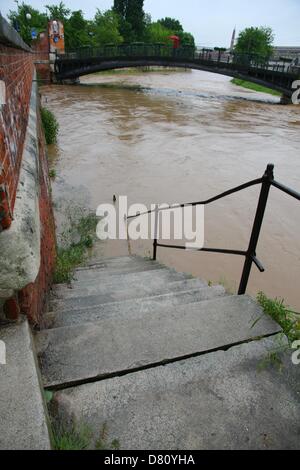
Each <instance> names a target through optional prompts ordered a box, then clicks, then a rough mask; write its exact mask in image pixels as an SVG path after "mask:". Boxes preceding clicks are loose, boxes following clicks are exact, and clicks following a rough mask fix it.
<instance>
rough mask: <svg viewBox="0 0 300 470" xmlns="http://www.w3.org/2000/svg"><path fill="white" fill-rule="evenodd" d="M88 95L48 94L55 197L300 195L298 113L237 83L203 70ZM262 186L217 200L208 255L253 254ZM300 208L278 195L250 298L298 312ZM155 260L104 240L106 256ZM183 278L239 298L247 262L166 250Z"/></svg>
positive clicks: (124, 82) (142, 77)
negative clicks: (218, 285)
mask: <svg viewBox="0 0 300 470" xmlns="http://www.w3.org/2000/svg"><path fill="white" fill-rule="evenodd" d="M81 83H82V85H80V86H52V87H44V88H43V89H42V94H43V102H44V104H45V102H47V103H46V105H47V106H48V107H49V108H50V109H51V110H52V111H53V112H54V113H55V115H56V116H57V118H58V121H59V124H60V134H59V141H58V145H57V146H55V147H52V148H50V158H51V165H52V167H54V168H55V170H56V174H57V177H56V179H55V181H54V182H53V197H54V202H55V204H56V207H57V209H58V208H59V201H60V200H62V199H64V200H69V201H75V202H80V203H82V204H84V205H85V206H87V207H90V208H91V209H92V210H95V209H96V207H97V206H98V205H99V204H101V203H104V202H112V196H113V194H116V195H127V196H128V199H129V203H130V204H132V203H136V202H138V203H144V204H146V205H150V204H151V203H164V202H167V203H173V202H176V203H178V202H188V201H197V200H202V199H206V198H208V197H211V196H213V195H215V194H217V193H219V192H221V191H225V190H227V189H229V188H231V187H233V186H236V185H239V184H241V183H244V182H246V181H248V180H250V179H254V178H257V177H259V176H261V175H262V174H263V172H264V170H265V167H266V165H267V163H269V162H272V163H274V164H275V177H276V179H278V180H279V181H281V182H283V183H284V184H286V185H289V186H291V187H292V188H294V189H296V190H298V191H299V190H300V152H299V149H300V109H299V108H300V107H297V106H280V105H278V102H279V98H277V97H274V96H271V95H265V94H258V93H255V92H252V91H250V90H249V91H248V90H244V89H241V88H239V87H236V86H235V85H233V84H232V83H231V82H230V78H228V77H223V76H220V75H214V74H209V73H205V72H198V71H192V72H191V71H189V72H185V71H181V72H172V71H158V72H151V73H143V72H135V73H131V72H126V73H124V72H123V73H111V74H103V75H99V74H97V75H90V76H87V77H83V78H82V79H81ZM258 192H259V187H255V188H251V189H248V190H246V191H244V192H242V193H238V194H237V195H233V196H231V197H229V198H227V199H223V200H221V201H219V202H216V203H214V204H212V205H210V206H209V207H207V208H206V211H205V243H206V246H213V247H222V248H232V249H241V250H243V249H246V248H247V245H248V241H249V235H250V231H251V226H252V221H253V218H254V214H255V209H256V204H257V198H258ZM299 232H300V204H299V203H298V202H297V201H296V200H293V199H291V198H289V197H288V196H286V195H284V194H283V193H281V192H279V191H278V190H277V189H275V188H272V190H271V196H270V200H269V205H268V208H267V212H266V217H265V221H264V225H263V229H262V234H261V238H260V242H259V246H258V250H257V255H258V258H259V259H260V260H261V261H262V263H263V264H264V266H265V268H266V273H264V274H261V273H259V272H258V271H257V269H256V268H255V267H253V270H252V275H251V280H250V284H249V292H250V293H252V294H255V293H256V292H257V291H259V290H262V291H264V292H266V293H267V294H268V295H269V296H272V297H275V296H278V297H282V298H284V299H285V300H286V302H287V303H289V304H290V305H291V306H292V307H294V308H296V309H298V310H299V309H300V294H299V291H298V289H299V279H300V262H299V261H300V236H299ZM129 248H130V249H131V252H132V253H135V254H139V255H146V256H148V255H149V253H150V250H151V243H150V242H142V241H138V242H131V244H130V247H129V246H128V244H127V242H125V241H123V242H106V243H104V242H101V243H100V242H99V243H98V244H97V250H98V253H99V254H100V255H101V256H117V255H120V254H124V255H126V254H128V249H129ZM158 259H159V260H160V261H162V262H164V263H165V264H167V265H169V266H172V267H175V268H176V269H178V270H182V271H186V272H189V273H192V274H193V275H195V276H200V277H202V278H204V279H207V280H210V281H212V282H220V281H221V282H223V283H224V284H225V285H226V287H227V288H229V289H231V290H232V291H235V290H236V289H237V287H238V284H239V279H240V275H241V271H242V266H243V259H242V258H241V259H240V258H238V257H234V256H228V255H215V254H206V253H191V252H181V251H180V252H179V251H175V250H166V249H162V248H161V249H159V250H158Z"/></svg>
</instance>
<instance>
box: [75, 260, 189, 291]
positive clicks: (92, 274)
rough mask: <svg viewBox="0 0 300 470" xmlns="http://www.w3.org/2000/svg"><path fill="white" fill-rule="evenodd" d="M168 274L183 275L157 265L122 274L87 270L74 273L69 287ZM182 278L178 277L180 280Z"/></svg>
mask: <svg viewBox="0 0 300 470" xmlns="http://www.w3.org/2000/svg"><path fill="white" fill-rule="evenodd" d="M167 272H168V273H170V274H174V275H176V274H180V275H182V274H184V273H177V272H176V271H175V270H172V269H169V268H166V267H165V266H157V265H154V266H153V265H152V266H151V265H146V266H144V265H141V266H139V267H134V268H130V269H129V270H128V268H126V270H124V272H122V271H121V272H119V271H111V270H106V269H95V268H93V269H89V270H87V271H79V272H77V273H74V279H72V281H71V285H72V286H74V287H76V286H79V285H81V284H82V285H86V284H89V283H93V282H94V283H95V284H96V283H97V281H98V283H99V281H101V282H105V283H107V284H111V283H113V282H114V280H117V281H118V280H119V279H120V280H121V281H122V280H125V279H126V281H128V282H134V281H135V280H136V279H137V278H138V277H140V275H142V277H145V278H146V279H147V278H149V277H153V276H156V274H162V275H163V274H166V273H167ZM185 276H187V277H191V275H188V274H185ZM181 277H182V276H180V278H181Z"/></svg>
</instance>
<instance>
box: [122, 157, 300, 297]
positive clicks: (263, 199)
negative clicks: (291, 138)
mask: <svg viewBox="0 0 300 470" xmlns="http://www.w3.org/2000/svg"><path fill="white" fill-rule="evenodd" d="M257 185H258V186H260V188H261V189H260V195H259V199H258V204H257V209H256V214H255V218H254V222H253V227H252V232H251V236H250V240H249V244H248V248H247V250H234V249H223V248H201V249H195V250H193V251H196V252H200V251H203V252H206V253H219V254H226V255H235V256H242V257H243V258H245V262H244V267H243V272H242V276H241V280H240V285H239V290H238V295H244V294H245V293H246V291H247V287H248V282H249V277H250V273H251V269H252V265H253V263H254V264H255V266H256V267H257V268H258V270H259V271H260V272H261V273H263V272H264V271H265V269H264V267H263V265H262V263H261V262H260V261H259V259H258V258H257V256H256V250H257V245H258V241H259V236H260V232H261V228H262V224H263V220H264V215H265V210H266V206H267V202H268V198H269V193H270V189H271V187H272V186H273V187H275V188H277V189H279V190H280V191H282V192H284V193H285V194H287V195H289V196H291V197H292V198H294V199H297V200H298V201H300V193H299V192H297V191H295V190H293V189H291V188H289V187H287V186H285V185H283V184H282V183H279V182H278V181H276V180H275V179H274V165H273V164H269V165H268V166H267V168H266V171H265V173H264V175H263V176H262V177H261V178H258V179H255V180H251V181H248V182H247V183H245V184H242V185H240V186H237V187H235V188H232V189H230V190H228V191H226V192H224V193H221V194H218V195H217V196H214V197H212V198H210V199H207V200H205V201H199V202H189V203H186V204H180V205H176V206H172V205H170V206H169V207H166V206H164V207H162V208H160V207H159V206H158V205H157V206H156V208H155V210H150V211H147V212H145V213H137V214H136V215H132V216H128V217H127V220H131V219H135V218H137V217H140V216H143V215H147V214H152V213H155V228H154V240H153V255H152V257H153V260H154V261H155V260H156V258H157V249H158V248H167V249H173V250H186V247H185V246H182V245H168V244H165V243H160V242H159V241H158V238H159V214H160V213H161V212H163V211H168V210H176V209H180V208H181V209H182V208H185V207H188V206H190V207H196V206H200V205H203V206H206V205H209V204H212V203H214V202H216V201H218V200H221V199H223V198H225V197H227V196H230V195H232V194H235V193H238V192H240V191H243V190H245V189H247V188H250V187H252V186H257ZM189 251H191V249H189Z"/></svg>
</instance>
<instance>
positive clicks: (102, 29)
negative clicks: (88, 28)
mask: <svg viewBox="0 0 300 470" xmlns="http://www.w3.org/2000/svg"><path fill="white" fill-rule="evenodd" d="M92 28H93V33H94V42H95V44H109V43H112V44H120V43H122V42H123V37H122V36H121V34H120V32H119V16H118V15H117V13H116V12H115V11H113V10H107V11H105V12H104V13H102V12H101V11H100V10H99V9H97V12H96V15H95V18H94V21H93V26H92Z"/></svg>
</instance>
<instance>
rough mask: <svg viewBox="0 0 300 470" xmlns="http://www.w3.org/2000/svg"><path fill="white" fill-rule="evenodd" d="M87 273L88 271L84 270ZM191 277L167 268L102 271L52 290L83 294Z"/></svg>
mask: <svg viewBox="0 0 300 470" xmlns="http://www.w3.org/2000/svg"><path fill="white" fill-rule="evenodd" d="M86 274H89V271H86ZM191 278H192V277H191V276H189V275H187V274H184V273H177V272H176V271H171V270H169V269H167V268H163V269H156V270H154V271H142V272H138V273H128V274H111V275H110V276H106V274H105V273H103V274H102V275H100V276H97V277H91V278H89V277H87V278H86V279H81V280H79V281H76V280H75V281H72V282H71V284H70V286H67V285H64V284H60V285H57V286H54V288H53V292H54V293H55V295H57V296H58V297H64V298H68V297H74V296H83V295H93V294H97V293H100V292H103V291H105V292H111V291H115V290H118V289H126V288H131V287H137V286H140V285H147V286H152V287H153V288H155V287H157V286H159V285H161V284H162V283H168V282H173V281H181V280H185V279H191Z"/></svg>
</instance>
